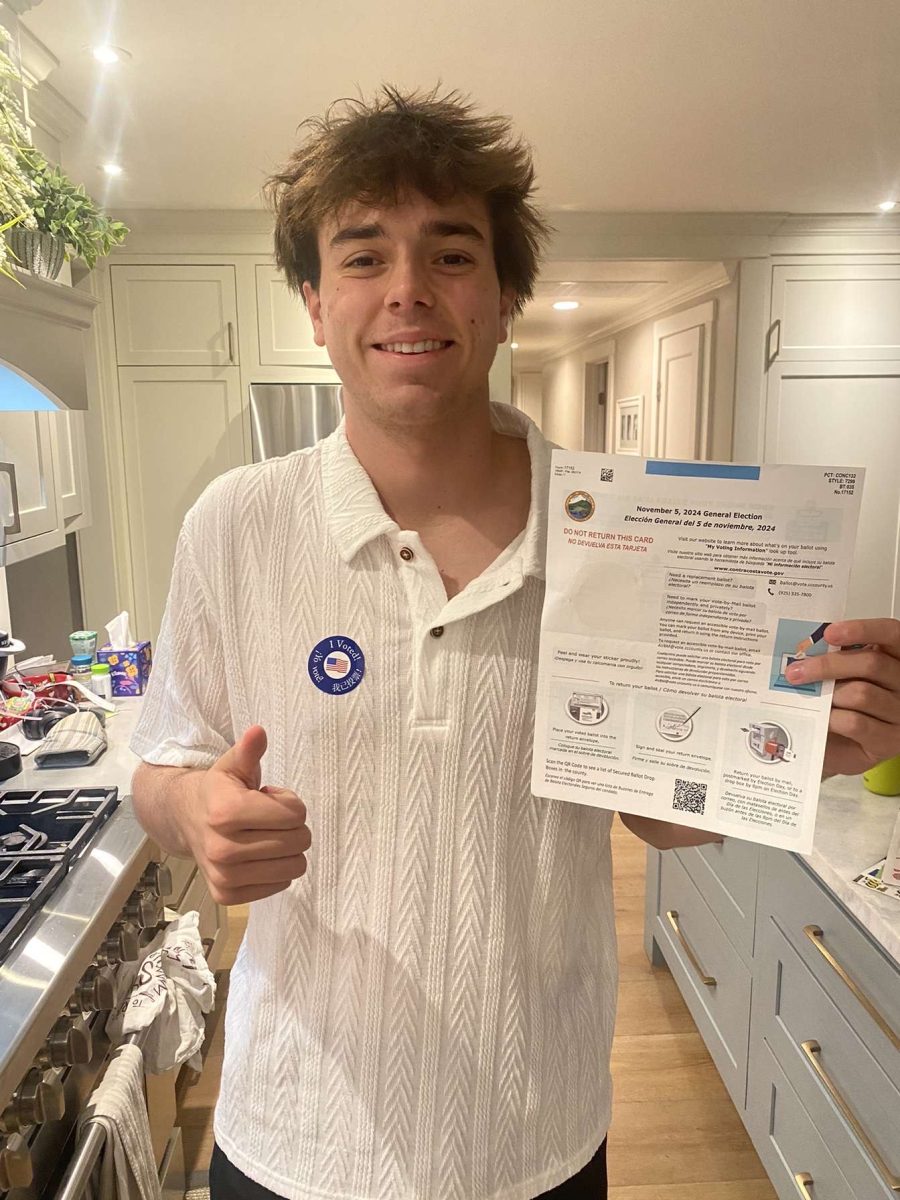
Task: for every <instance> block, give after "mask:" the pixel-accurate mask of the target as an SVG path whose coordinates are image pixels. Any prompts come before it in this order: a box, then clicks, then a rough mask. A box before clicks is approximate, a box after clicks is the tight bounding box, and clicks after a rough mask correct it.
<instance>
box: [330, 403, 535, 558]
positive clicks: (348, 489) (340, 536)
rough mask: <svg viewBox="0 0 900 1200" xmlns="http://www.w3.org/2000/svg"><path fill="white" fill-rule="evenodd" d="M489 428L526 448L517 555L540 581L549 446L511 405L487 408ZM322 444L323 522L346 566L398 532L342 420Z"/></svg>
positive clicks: (526, 419) (397, 527)
mask: <svg viewBox="0 0 900 1200" xmlns="http://www.w3.org/2000/svg"><path fill="white" fill-rule="evenodd" d="M491 425H492V427H493V428H494V429H496V430H497V432H498V433H505V434H509V435H510V436H511V437H524V438H525V440H526V442H527V443H528V452H529V455H530V456H531V504H530V506H529V510H528V520H527V522H526V525H525V529H524V531H523V534H522V538H521V543H520V545H519V547H518V548H517V550H516V555H517V557H518V558H519V562H520V563H521V569H522V574H523V575H533V576H535V577H536V578H538V579H543V578H544V558H545V554H546V546H547V493H548V490H549V483H550V452H551V449H552V446H551V444H550V443H549V442H548V441H547V440H546V438H545V437H544V436H543V434H542V433H541V431H540V430H539V429H538V427H537V425H535V423H534V422H533V421H532V420H530V418H528V417H527V416H526V415H525V414H524V413H523V412H521V411H520V410H519V409H517V408H513V407H512V405H510V404H494V403H492V404H491ZM320 445H321V455H322V460H321V461H322V492H323V499H324V502H325V514H326V520H327V523H328V528H329V531H330V533H331V536H332V537H333V538H334V541H335V544H336V546H337V549H338V553H339V554H340V556H341V558H342V559H343V560H344V562H346V563H349V562H351V561H352V559H353V558H354V557H355V555H356V554H358V553H359V551H360V550H361V549H362V547H363V546H365V545H367V544H368V543H369V542H371V541H374V540H375V538H377V537H380V536H381V535H382V534H385V533H392V532H399V530H400V527H399V526H398V525H397V523H396V521H394V520H392V519H391V518H390V517H389V516H388V514H387V513H386V512H385V511H384V507H383V505H382V503H381V500H380V498H379V496H378V492H377V491H376V490H375V485H374V484H373V483H372V480H371V479H370V478H369V476H368V475H367V474H366V472H365V470H364V469H363V466H362V464H361V463H360V461H359V459H358V458H357V457H356V455H355V454H354V453H353V451H352V449H351V448H350V443H349V442H348V441H347V434H346V431H345V422H344V421H343V420H342V421H341V423H340V425H339V426H338V427H337V429H336V430H335V431H334V433H332V434H331V435H330V436H329V437H327V438H325V440H324V441H323V442H321V443H320Z"/></svg>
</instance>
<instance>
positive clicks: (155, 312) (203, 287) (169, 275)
mask: <svg viewBox="0 0 900 1200" xmlns="http://www.w3.org/2000/svg"><path fill="white" fill-rule="evenodd" d="M109 273H110V280H111V283H112V299H113V315H114V319H115V338H116V359H117V361H118V363H119V365H120V366H160V367H172V366H228V365H230V364H233V363H236V362H237V361H238V343H237V303H236V298H235V279H234V267H231V266H224V267H223V266H163V267H139V266H134V267H131V266H113V267H110V272H109Z"/></svg>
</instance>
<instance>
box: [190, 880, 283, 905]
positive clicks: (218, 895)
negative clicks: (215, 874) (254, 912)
mask: <svg viewBox="0 0 900 1200" xmlns="http://www.w3.org/2000/svg"><path fill="white" fill-rule="evenodd" d="M289 887H290V884H289V883H269V884H261V885H254V886H253V887H243V888H223V889H221V890H220V889H218V888H214V887H212V886H210V889H209V894H210V895H211V896H212V898H213V900H215V902H216V904H224V905H225V906H226V907H231V906H232V905H235V904H252V903H253V901H254V900H266V899H268V897H269V896H277V895H278V893H279V892H283V891H285V890H286V889H287V888H289Z"/></svg>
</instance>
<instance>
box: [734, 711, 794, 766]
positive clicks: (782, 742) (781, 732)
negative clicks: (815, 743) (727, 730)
mask: <svg viewBox="0 0 900 1200" xmlns="http://www.w3.org/2000/svg"><path fill="white" fill-rule="evenodd" d="M742 732H743V733H746V735H747V749H748V750H749V751H750V753H751V754H752V755H753V757H754V758H755V759H756V760H757V761H758V762H764V763H778V762H791V761H792V760H793V759H794V758H795V757H796V755H795V754H794V752H793V750H791V735H790V734H789V733H788V731H787V730H786V729H785V728H784V726H783V725H776V724H775V722H774V721H755V722H753V723H751V724H750V725H749V726H748V727H746V728H744V729H742Z"/></svg>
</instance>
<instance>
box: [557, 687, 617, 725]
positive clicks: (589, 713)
mask: <svg viewBox="0 0 900 1200" xmlns="http://www.w3.org/2000/svg"><path fill="white" fill-rule="evenodd" d="M566 709H567V711H568V713H569V716H570V717H571V718H572V720H573V721H577V722H578V724H579V725H599V724H600V722H601V721H605V720H606V718H607V716H608V715H609V705H608V704H607V703H606V701H605V700H604V698H603V697H602V696H601V695H600V693H599V692H573V693H572V695H571V696H570V697H569V699H568V700H567V701H566Z"/></svg>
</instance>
